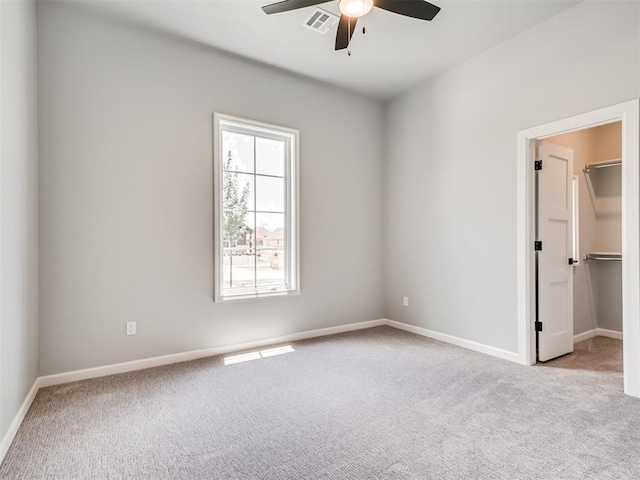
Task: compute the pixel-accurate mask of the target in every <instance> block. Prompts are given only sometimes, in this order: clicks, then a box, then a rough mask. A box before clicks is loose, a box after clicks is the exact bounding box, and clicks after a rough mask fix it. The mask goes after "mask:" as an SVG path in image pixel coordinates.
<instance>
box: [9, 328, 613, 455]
mask: <svg viewBox="0 0 640 480" xmlns="http://www.w3.org/2000/svg"><path fill="white" fill-rule="evenodd" d="M383 325H388V326H390V327H393V328H397V329H400V330H405V331H407V332H411V333H415V334H418V335H422V336H424V337H429V338H433V339H435V340H440V341H442V342H445V343H450V344H452V345H457V346H459V347H464V348H467V349H469V350H474V351H476V352H480V353H485V354H488V355H491V356H494V357H498V358H502V359H505V360H510V361H512V362H516V363H518V361H519V357H518V354H517V353H513V352H508V351H506V350H501V349H499V348H495V347H490V346H488V345H483V344H481V343H477V342H472V341H470V340H465V339H463V338H458V337H454V336H451V335H446V334H443V333H438V332H434V331H432V330H427V329H425V328H421V327H416V326H413V325H408V324H406V323H401V322H396V321H394V320H388V319H379V320H370V321H366V322H359V323H350V324H347V325H340V326H337V327H329V328H320V329H317V330H308V331H306V332H299V333H293V334H290V335H282V336H280V337H272V338H265V339H261V340H255V341H251V342H244V343H237V344H233V345H226V346H222V347H213V348H205V349H201V350H192V351H189V352H183V353H176V354H172V355H163V356H160V357H152V358H145V359H142V360H134V361H132V362H123V363H116V364H112V365H105V366H102V367H95V368H87V369H84V370H75V371H72V372H65V373H59V374H56V375H46V376H43V377H38V379H36V381H35V383H34V384H33V387H32V388H31V390H30V391H29V393H28V395H27V398H25V400H24V402H23V404H22V406H21V407H20V410H19V411H18V413H17V414H16V416H15V418H14V420H13V422H12V423H11V426H10V427H9V430H8V431H7V433H6V435H5V436H4V439H3V440H2V443H1V444H0V464H1V463H2V461H3V460H4V457H5V455H6V453H7V451H8V450H9V447H10V446H11V442H13V439H14V438H15V435H16V433H17V432H18V429H19V428H20V425H21V424H22V421H23V420H24V417H25V416H26V414H27V412H28V411H29V407H30V406H31V404H32V403H33V400H34V399H35V397H36V394H37V393H38V390H39V389H40V388H44V387H50V386H53V385H61V384H63V383H70V382H75V381H78V380H87V379H89V378H97V377H103V376H106V375H114V374H118V373H125V372H132V371H135V370H143V369H146V368H152V367H159V366H162V365H169V364H172V363H179V362H186V361H189V360H196V359H199V358H204V357H211V356H215V355H224V354H227V353H233V352H238V351H242V350H248V349H253V348H259V347H264V346H267V345H273V344H278V343H286V342H295V341H298V340H305V339H308V338H316V337H323V336H326V335H334V334H336V333H344V332H351V331H355V330H362V329H365V328H373V327H379V326H383ZM598 330H600V329H598ZM602 332H604V333H599V335H603V336H612V337H613V335H614V334H619V332H612V331H610V330H602ZM620 336H621V334H620ZM613 338H616V337H613Z"/></svg>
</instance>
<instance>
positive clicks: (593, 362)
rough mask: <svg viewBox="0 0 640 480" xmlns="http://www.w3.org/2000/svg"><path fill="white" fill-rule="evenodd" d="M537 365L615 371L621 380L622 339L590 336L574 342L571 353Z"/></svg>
mask: <svg viewBox="0 0 640 480" xmlns="http://www.w3.org/2000/svg"><path fill="white" fill-rule="evenodd" d="M539 366H545V367H553V368H573V369H576V370H591V371H596V372H617V373H619V374H620V382H622V340H615V339H613V338H607V337H594V338H590V339H589V340H584V341H582V342H580V343H576V344H575V345H574V346H573V353H572V354H570V355H564V356H562V357H560V358H555V359H553V360H551V361H548V362H545V363H541V364H539Z"/></svg>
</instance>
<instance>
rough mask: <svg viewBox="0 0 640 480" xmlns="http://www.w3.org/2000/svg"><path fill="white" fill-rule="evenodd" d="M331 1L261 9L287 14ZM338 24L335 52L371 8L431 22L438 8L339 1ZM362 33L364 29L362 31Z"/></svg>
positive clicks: (297, 0) (395, 0) (421, 0)
mask: <svg viewBox="0 0 640 480" xmlns="http://www.w3.org/2000/svg"><path fill="white" fill-rule="evenodd" d="M330 1H331V0H284V1H281V2H278V3H273V4H271V5H266V6H264V7H262V9H263V10H264V12H265V13H266V14H268V15H271V14H272V13H282V12H288V11H290V10H297V9H299V8H305V7H311V6H313V5H320V4H322V3H327V2H330ZM339 7H340V13H341V15H340V22H339V23H338V32H337V34H336V50H343V49H345V48H347V47H348V46H349V43H350V42H351V37H352V36H353V32H354V31H355V29H356V23H357V22H358V18H360V17H363V16H364V15H366V14H367V13H369V12H370V11H371V9H372V8H373V7H378V8H382V9H383V10H387V11H389V12H393V13H397V14H400V15H404V16H405V17H412V18H417V19H420V20H427V21H431V20H433V18H434V17H435V16H436V15H437V14H438V12H439V11H440V7H438V6H436V5H434V4H432V3H429V2H427V1H426V0H340V5H339ZM363 33H364V29H363Z"/></svg>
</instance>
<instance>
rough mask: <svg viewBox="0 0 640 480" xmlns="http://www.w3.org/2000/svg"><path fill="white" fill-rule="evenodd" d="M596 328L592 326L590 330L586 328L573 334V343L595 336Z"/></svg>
mask: <svg viewBox="0 0 640 480" xmlns="http://www.w3.org/2000/svg"><path fill="white" fill-rule="evenodd" d="M597 336H598V333H597V328H593V329H591V330H587V331H586V332H582V333H578V334H577V335H574V336H573V343H579V342H584V341H585V340H589V339H590V338H593V337H597Z"/></svg>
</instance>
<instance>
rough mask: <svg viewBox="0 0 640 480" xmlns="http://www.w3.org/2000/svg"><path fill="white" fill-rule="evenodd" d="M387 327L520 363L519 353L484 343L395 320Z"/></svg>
mask: <svg viewBox="0 0 640 480" xmlns="http://www.w3.org/2000/svg"><path fill="white" fill-rule="evenodd" d="M387 325H388V326H390V327H393V328H397V329H399V330H404V331H406V332H411V333H415V334H417V335H421V336H423V337H428V338H433V339H434V340H440V341H441V342H445V343H450V344H451V345H456V346H458V347H463V348H466V349H468V350H473V351H474V352H480V353H484V354H487V355H491V356H493V357H498V358H502V359H503V360H509V361H511V362H516V363H519V360H520V359H519V356H518V354H517V353H514V352H509V351H507V350H502V349H500V348H496V347H491V346H489V345H484V344H482V343H477V342H473V341H471V340H465V339H464V338H459V337H454V336H453V335H447V334H445V333H439V332H434V331H433V330H427V329H426V328H422V327H416V326H415V325H409V324H407V323H402V322H396V321H395V320H387Z"/></svg>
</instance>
